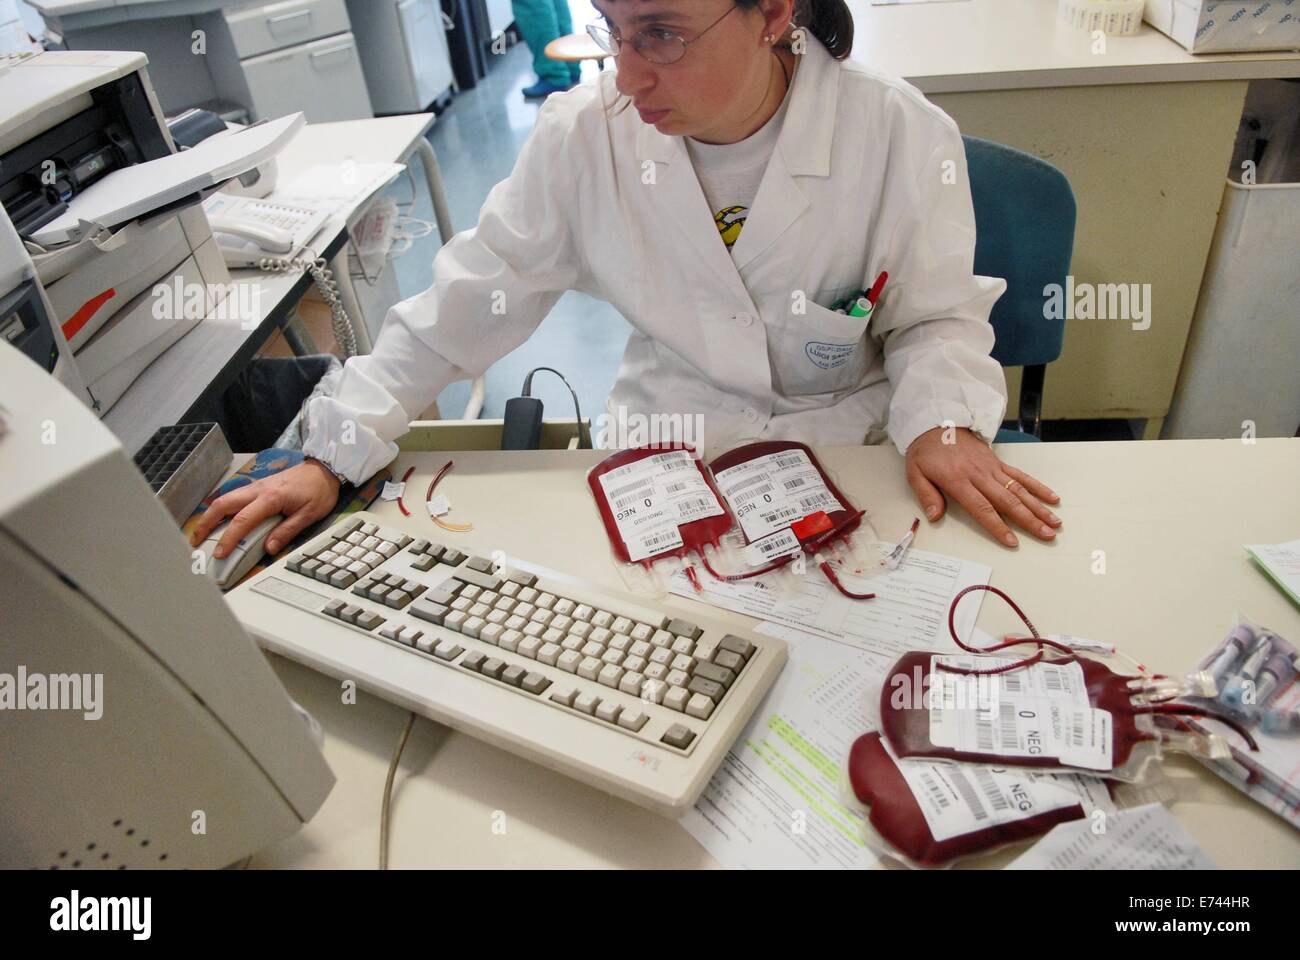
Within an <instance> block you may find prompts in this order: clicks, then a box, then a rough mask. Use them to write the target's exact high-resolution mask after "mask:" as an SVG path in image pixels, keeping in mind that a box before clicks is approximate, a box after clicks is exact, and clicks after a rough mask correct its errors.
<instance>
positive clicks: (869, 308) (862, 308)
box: [849, 271, 889, 317]
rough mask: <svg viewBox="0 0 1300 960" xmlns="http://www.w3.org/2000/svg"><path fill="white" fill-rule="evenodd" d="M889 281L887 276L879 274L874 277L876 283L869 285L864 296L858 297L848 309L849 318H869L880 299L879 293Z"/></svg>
mask: <svg viewBox="0 0 1300 960" xmlns="http://www.w3.org/2000/svg"><path fill="white" fill-rule="evenodd" d="M888 279H889V274H888V273H885V272H883V271H882V272H881V274H880V276H878V277H876V282H875V283H873V284H872V285H871V289H870V290H868V291H867V293H866V296H864V297H860V298H859V299H858V300H857V302H855V303H854V304H853V306H852V307H850V308H849V316H850V317H869V316H871V314H872V312H873V311H874V310H875V309H876V301H877V300H879V299H880V291H881V290H884V289H885V282H886V281H887V280H888Z"/></svg>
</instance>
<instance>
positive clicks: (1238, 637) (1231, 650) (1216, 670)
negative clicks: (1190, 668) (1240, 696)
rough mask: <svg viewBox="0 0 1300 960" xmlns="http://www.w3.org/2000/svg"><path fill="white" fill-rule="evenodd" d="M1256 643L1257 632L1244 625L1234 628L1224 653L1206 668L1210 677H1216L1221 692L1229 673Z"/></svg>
mask: <svg viewBox="0 0 1300 960" xmlns="http://www.w3.org/2000/svg"><path fill="white" fill-rule="evenodd" d="M1254 642H1255V632H1254V631H1253V630H1251V629H1250V627H1248V626H1246V625H1245V624H1244V623H1242V624H1238V625H1237V626H1235V627H1233V628H1232V633H1230V634H1228V639H1227V641H1226V642H1225V643H1224V645H1223V652H1222V653H1220V654H1219V655H1218V656H1217V657H1216V658H1215V659H1214V662H1213V663H1212V664H1210V666H1209V667H1207V668H1206V669H1207V670H1209V672H1210V676H1212V677H1214V682H1215V683H1216V684H1217V685H1218V687H1219V689H1220V690H1222V689H1223V681H1224V680H1225V679H1226V678H1227V676H1228V671H1229V670H1230V669H1232V666H1233V664H1235V663H1236V662H1237V659H1238V658H1239V657H1240V656H1241V655H1242V654H1243V653H1245V652H1246V650H1247V649H1249V648H1250V646H1251V645H1252V644H1254Z"/></svg>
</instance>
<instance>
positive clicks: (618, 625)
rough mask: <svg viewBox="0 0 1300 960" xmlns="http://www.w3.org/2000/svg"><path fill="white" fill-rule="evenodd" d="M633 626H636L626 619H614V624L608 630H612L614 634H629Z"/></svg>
mask: <svg viewBox="0 0 1300 960" xmlns="http://www.w3.org/2000/svg"><path fill="white" fill-rule="evenodd" d="M634 626H636V624H635V623H633V622H632V621H631V620H629V619H628V618H627V617H615V618H614V622H613V623H612V624H610V626H609V629H611V630H613V631H614V632H615V633H631V632H632V628H633V627H634Z"/></svg>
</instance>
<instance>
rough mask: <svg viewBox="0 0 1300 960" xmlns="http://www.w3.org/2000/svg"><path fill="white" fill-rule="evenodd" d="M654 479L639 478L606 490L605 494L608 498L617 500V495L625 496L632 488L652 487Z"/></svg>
mask: <svg viewBox="0 0 1300 960" xmlns="http://www.w3.org/2000/svg"><path fill="white" fill-rule="evenodd" d="M653 488H654V481H653V480H650V479H648V478H644V477H643V478H641V479H640V480H635V481H633V482H632V483H628V484H624V485H623V486H621V487H615V488H614V489H613V490H606V491H605V496H606V497H608V498H609V499H610V500H617V499H618V498H619V497H625V496H627V495H628V494H629V493H631V492H632V491H633V490H644V489H653Z"/></svg>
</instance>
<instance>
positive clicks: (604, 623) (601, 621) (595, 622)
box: [591, 610, 614, 628]
mask: <svg viewBox="0 0 1300 960" xmlns="http://www.w3.org/2000/svg"><path fill="white" fill-rule="evenodd" d="M613 622H614V615H613V614H612V613H610V612H609V611H608V610H597V611H596V612H595V613H593V614H592V615H591V625H592V626H593V627H601V628H607V627H608V626H609V625H610V624H611V623H613Z"/></svg>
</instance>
